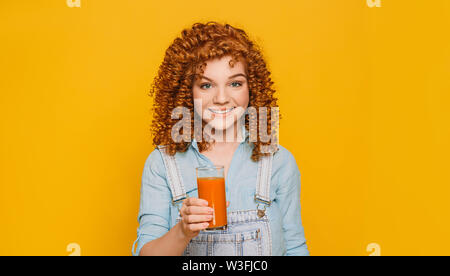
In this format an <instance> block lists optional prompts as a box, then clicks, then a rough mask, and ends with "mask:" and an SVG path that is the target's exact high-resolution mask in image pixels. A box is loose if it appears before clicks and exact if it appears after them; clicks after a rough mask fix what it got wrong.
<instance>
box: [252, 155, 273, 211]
mask: <svg viewBox="0 0 450 276" xmlns="http://www.w3.org/2000/svg"><path fill="white" fill-rule="evenodd" d="M272 160H273V153H271V154H270V155H267V156H262V157H261V158H260V159H259V161H258V174H257V177H256V194H255V201H256V202H257V203H259V202H261V203H264V204H265V205H267V206H270V204H271V203H272V201H271V200H270V178H271V177H272Z"/></svg>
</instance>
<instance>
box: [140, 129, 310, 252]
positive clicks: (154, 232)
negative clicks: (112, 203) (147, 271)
mask: <svg viewBox="0 0 450 276" xmlns="http://www.w3.org/2000/svg"><path fill="white" fill-rule="evenodd" d="M244 137H245V140H244V141H242V142H241V143H240V144H239V146H238V148H237V149H236V151H235V152H234V155H233V157H232V160H231V164H230V166H229V169H228V172H227V175H226V178H225V179H226V180H225V186H226V189H225V190H226V199H227V201H230V206H229V207H228V208H227V211H228V212H232V211H239V210H256V208H257V202H255V199H254V196H255V191H256V181H257V162H254V161H253V160H251V159H250V156H251V153H252V149H253V144H251V143H250V144H249V143H248V138H249V135H248V132H247V131H245V136H244ZM278 148H279V150H278V151H277V152H276V153H274V155H273V162H272V175H271V184H270V198H271V200H272V201H273V203H272V204H271V205H270V206H268V207H267V209H266V214H267V216H268V218H269V224H270V228H271V240H272V255H296V256H299V255H309V251H308V248H307V246H306V240H305V235H304V229H303V226H302V220H301V213H300V211H301V209H300V171H299V169H298V166H297V163H296V161H295V158H294V156H293V155H292V154H291V153H290V152H289V151H288V150H287V149H286V148H284V147H282V146H281V145H278ZM176 159H177V163H178V165H179V167H180V172H181V177H182V178H183V180H184V185H185V189H186V193H187V195H188V196H189V197H198V193H197V182H196V176H195V168H196V167H199V166H208V165H209V166H214V164H213V163H212V162H211V160H210V159H209V158H208V157H206V156H205V155H203V154H201V153H200V151H199V149H198V146H197V142H196V140H195V139H193V140H192V143H191V145H190V146H189V148H188V150H187V151H185V152H182V153H181V152H177V153H176ZM166 179H167V174H166V169H165V166H164V163H163V158H162V156H161V152H160V151H159V149H158V148H155V149H154V150H153V152H152V153H151V154H150V155H149V157H148V158H147V160H146V162H145V165H144V172H143V176H142V186H141V199H140V208H139V214H138V222H139V227H138V229H137V239H136V241H135V242H134V244H133V249H132V253H133V255H139V252H140V250H141V249H142V247H143V246H144V245H145V244H146V243H148V242H150V241H152V240H154V239H157V238H160V237H161V236H163V235H164V234H166V233H167V232H168V231H169V230H170V229H171V228H172V227H173V226H174V225H175V224H176V218H177V215H175V214H178V209H177V207H176V206H173V205H172V195H171V192H170V188H169V185H168V182H167V180H166ZM136 243H137V248H136V252H134V248H135V245H136Z"/></svg>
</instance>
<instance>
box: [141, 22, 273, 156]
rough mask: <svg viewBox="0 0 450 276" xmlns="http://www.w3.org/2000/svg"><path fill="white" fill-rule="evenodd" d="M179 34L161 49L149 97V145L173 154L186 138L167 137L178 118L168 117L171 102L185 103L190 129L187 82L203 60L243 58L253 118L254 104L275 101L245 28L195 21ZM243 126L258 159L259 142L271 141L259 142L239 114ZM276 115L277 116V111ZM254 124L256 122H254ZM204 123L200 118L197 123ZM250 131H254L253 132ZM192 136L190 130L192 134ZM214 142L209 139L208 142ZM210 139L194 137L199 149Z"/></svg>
mask: <svg viewBox="0 0 450 276" xmlns="http://www.w3.org/2000/svg"><path fill="white" fill-rule="evenodd" d="M181 35H182V36H181V38H180V37H177V38H176V39H175V40H174V41H173V43H172V44H171V45H170V46H169V48H168V49H167V50H166V52H165V57H164V61H163V62H162V64H161V65H160V67H159V71H158V74H157V76H156V77H155V79H154V81H153V83H152V87H151V90H150V94H149V95H150V96H151V97H153V103H154V104H153V108H152V111H153V114H154V118H153V121H152V126H151V131H152V135H153V144H154V145H166V152H167V153H168V154H170V155H174V154H175V153H176V152H185V151H186V150H187V149H188V147H189V145H190V143H191V142H185V141H181V142H175V141H173V140H172V138H171V137H172V136H171V130H172V127H173V126H174V125H175V124H176V123H177V121H178V120H175V119H172V118H171V114H172V110H173V109H174V108H176V107H180V106H183V107H186V108H188V109H189V110H190V112H191V116H192V118H191V119H192V120H191V123H192V125H191V127H192V128H191V129H194V100H193V94H192V86H193V84H194V81H195V78H197V77H198V75H199V74H198V72H201V74H203V70H204V68H205V66H206V61H208V60H211V59H215V58H221V57H224V56H231V61H230V65H231V66H232V63H233V62H234V61H238V60H240V59H243V60H244V64H245V67H246V71H247V73H248V87H249V106H252V107H255V108H256V113H257V118H260V117H259V116H260V114H259V108H260V107H267V108H268V109H269V110H270V108H271V107H276V106H277V99H276V98H275V97H274V93H275V90H274V89H273V88H272V85H273V82H272V81H271V78H270V72H269V70H268V69H267V65H266V62H265V61H264V59H263V57H262V53H261V50H260V49H259V47H258V46H257V45H256V44H255V43H253V42H252V41H251V40H250V39H249V38H248V36H247V34H246V33H245V31H243V30H241V29H238V28H234V27H232V26H230V25H229V24H220V23H217V22H214V21H210V22H207V23H206V24H203V23H195V24H194V25H193V26H192V28H191V29H184V30H183V31H182V32H181ZM244 116H246V118H245V128H246V129H247V131H249V132H250V133H257V134H255V136H256V137H257V139H256V141H254V142H248V143H253V150H252V155H251V159H252V160H253V161H258V160H259V158H260V157H261V156H262V155H266V154H267V153H265V152H264V153H263V152H262V151H261V147H260V146H261V145H266V146H270V141H269V142H267V143H263V142H262V141H261V140H260V137H259V133H258V132H257V131H255V129H253V127H254V124H252V125H250V127H252V129H249V118H248V117H249V116H252V115H251V114H248V116H247V115H244ZM278 118H281V115H279V116H278ZM257 122H258V123H257V125H259V124H261V121H257ZM266 122H267V128H265V129H266V130H267V133H268V134H269V135H271V134H272V132H273V131H274V128H273V125H271V114H270V112H268V114H267V120H266ZM202 124H203V127H204V125H205V122H202ZM253 131H255V132H253ZM191 136H192V137H191V139H190V140H191V141H192V138H193V136H194V134H192V135H191ZM212 143H214V141H213V142H212ZM210 146H211V143H210V142H208V141H205V139H201V141H199V142H198V148H199V150H200V151H204V150H207V149H208V148H209V147H210Z"/></svg>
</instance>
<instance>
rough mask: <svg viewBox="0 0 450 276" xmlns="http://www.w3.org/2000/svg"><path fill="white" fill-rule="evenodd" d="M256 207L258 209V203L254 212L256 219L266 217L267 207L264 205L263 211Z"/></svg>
mask: <svg viewBox="0 0 450 276" xmlns="http://www.w3.org/2000/svg"><path fill="white" fill-rule="evenodd" d="M258 207H259V203H258V205H256V210H257V215H258V217H259V218H262V217H264V216H265V215H266V208H267V205H265V204H264V209H263V210H261V209H259V208H258Z"/></svg>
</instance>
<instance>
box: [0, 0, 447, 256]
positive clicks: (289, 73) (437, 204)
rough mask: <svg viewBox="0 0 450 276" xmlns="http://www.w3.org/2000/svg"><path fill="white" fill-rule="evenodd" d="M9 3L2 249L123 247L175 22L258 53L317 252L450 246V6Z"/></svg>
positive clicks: (55, 251) (107, 250)
mask: <svg viewBox="0 0 450 276" xmlns="http://www.w3.org/2000/svg"><path fill="white" fill-rule="evenodd" d="M381 3H382V6H381V7H379V8H376V7H375V8H369V7H368V6H367V4H366V0H345V1H344V0H341V1H338V0H328V1H325V0H292V1H261V0H258V1H241V0H239V1H234V0H228V1H225V2H224V1H144V0H142V1H137V0H135V1H125V0H122V1H119V0H115V1H112V0H110V1H107V0H81V7H80V8H69V7H68V6H67V5H66V0H51V1H50V0H48V1H35V0H28V1H25V0H8V1H6V0H5V1H1V3H0V26H1V27H0V41H1V43H0V56H1V58H0V74H1V76H0V79H1V81H0V118H1V119H0V131H1V132H0V255H69V254H70V252H68V251H67V250H66V248H67V245H68V244H70V243H77V244H79V245H80V248H81V252H80V253H81V255H98V254H102V255H130V249H131V245H132V243H133V241H134V240H135V238H136V227H137V225H138V224H137V212H138V207H139V190H140V180H141V175H142V169H143V165H144V161H145V159H146V157H147V156H148V154H149V153H150V152H151V151H152V150H153V148H152V145H151V137H150V132H149V125H150V122H151V113H150V106H151V101H150V98H149V97H148V96H147V93H148V90H149V88H150V83H151V80H152V79H153V77H154V76H155V74H156V72H157V69H158V66H159V64H160V63H161V61H162V59H163V55H164V51H165V49H166V48H167V47H168V46H169V44H170V43H171V42H172V41H173V39H174V38H175V37H176V36H177V35H179V33H180V32H181V30H182V29H183V28H187V27H190V26H191V25H192V23H194V22H197V21H199V22H206V21H208V20H216V21H219V22H228V23H230V24H232V25H234V26H236V27H240V28H244V29H245V30H246V31H247V32H248V33H249V34H250V37H251V38H253V39H254V40H256V41H257V42H258V43H260V44H261V46H262V47H263V49H264V55H265V56H266V58H267V61H268V64H269V67H270V70H271V72H272V74H273V80H274V81H275V83H276V89H277V91H278V92H277V93H278V97H279V99H280V100H279V105H280V112H281V114H282V116H283V119H282V121H281V123H280V143H281V144H282V145H283V146H285V147H286V148H287V149H288V150H290V151H291V152H292V153H293V154H294V156H295V158H296V160H297V163H298V166H299V168H300V171H301V175H302V196H301V200H302V217H303V223H304V227H305V232H306V238H307V242H308V246H309V249H310V253H311V255H369V254H370V252H368V251H367V250H366V247H367V245H368V244H370V243H377V244H378V245H379V246H380V249H381V252H380V253H381V255H441V254H447V255H449V254H450V235H449V234H450V220H449V218H450V204H449V195H450V185H449V184H450V173H449V171H450V170H449V167H450V166H449V164H450V162H449V161H450V160H449V155H450V142H449V141H450V120H449V119H450V111H449V109H450V97H449V92H450V77H449V75H450V74H449V73H450V38H449V37H450V35H449V30H450V1H448V0H432V1H431V0H430V1H425V0H422V1H419V0H409V1H408V0H382V1H381Z"/></svg>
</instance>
